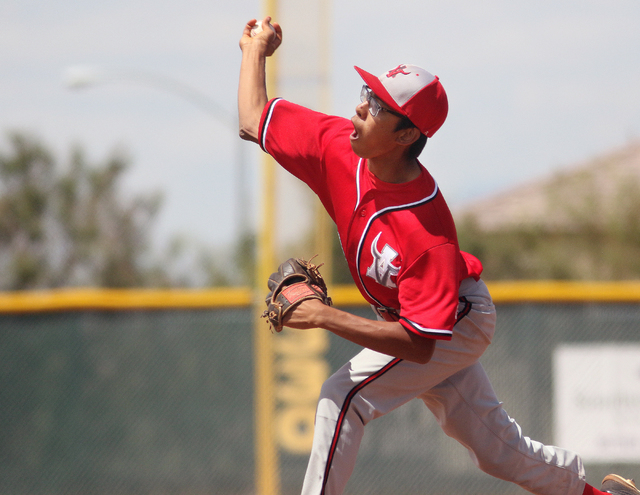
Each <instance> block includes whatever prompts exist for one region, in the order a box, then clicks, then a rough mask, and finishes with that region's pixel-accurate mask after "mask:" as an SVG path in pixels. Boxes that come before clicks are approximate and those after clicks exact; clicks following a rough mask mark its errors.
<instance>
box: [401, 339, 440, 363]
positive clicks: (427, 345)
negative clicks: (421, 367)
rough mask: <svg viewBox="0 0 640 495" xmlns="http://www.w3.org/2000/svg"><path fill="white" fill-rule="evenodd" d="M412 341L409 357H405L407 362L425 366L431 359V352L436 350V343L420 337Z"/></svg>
mask: <svg viewBox="0 0 640 495" xmlns="http://www.w3.org/2000/svg"><path fill="white" fill-rule="evenodd" d="M413 341H414V342H413V346H412V349H411V355H410V356H409V357H407V361H411V362H413V363H418V364H427V363H428V362H429V361H431V358H432V357H433V351H434V350H435V348H436V341H435V340H433V339H430V338H427V337H421V336H418V337H417V338H415V339H413Z"/></svg>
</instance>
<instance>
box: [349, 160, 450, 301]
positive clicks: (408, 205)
mask: <svg viewBox="0 0 640 495" xmlns="http://www.w3.org/2000/svg"><path fill="white" fill-rule="evenodd" d="M361 163H362V159H361V160H360V162H359V163H358V170H357V171H358V174H357V175H356V189H357V190H358V204H357V205H356V209H357V208H358V206H360V164H361ZM436 194H438V183H437V182H435V181H434V189H433V191H432V192H431V194H429V195H428V196H425V197H424V198H422V199H420V200H418V201H414V202H412V203H406V204H403V205H396V206H388V207H386V208H383V209H382V210H380V211H377V212H375V213H374V214H373V215H371V217H370V218H369V220H368V221H367V225H366V226H365V228H364V229H363V230H362V236H361V237H360V242H359V243H358V250H357V251H356V271H357V272H358V278H359V279H360V285H362V288H363V289H364V291H365V292H366V293H367V295H368V296H369V297H370V298H371V299H372V300H374V301H375V302H376V303H377V304H378V306H379V307H380V308H384V307H385V306H384V305H383V304H382V303H380V301H378V300H377V299H376V298H375V297H373V295H372V294H371V293H370V292H369V291H368V290H367V287H366V286H365V284H364V279H363V278H362V274H361V273H360V258H361V256H362V246H363V245H364V239H365V237H366V236H367V233H368V232H369V228H370V227H371V224H372V223H373V221H374V220H375V219H376V218H378V217H380V216H382V215H384V214H385V213H389V212H393V211H397V210H406V209H409V208H413V207H415V206H420V205H421V204H424V203H428V202H429V201H431V200H432V199H433V198H435V196H436ZM390 309H395V308H390Z"/></svg>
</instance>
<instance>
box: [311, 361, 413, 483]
mask: <svg viewBox="0 0 640 495" xmlns="http://www.w3.org/2000/svg"><path fill="white" fill-rule="evenodd" d="M401 361H402V359H399V358H395V359H393V360H392V361H389V363H387V364H386V365H385V366H384V367H383V368H381V369H380V370H379V371H377V372H376V373H374V374H373V375H371V376H369V377H368V378H366V379H365V380H363V381H362V382H360V383H359V384H358V385H356V386H355V387H353V388H352V389H351V391H350V392H349V393H348V394H347V397H346V398H345V400H344V403H343V404H342V409H340V416H338V421H337V423H336V430H335V432H334V433H333V440H332V441H331V447H330V448H329V455H328V456H327V465H326V467H325V469H324V477H323V479H322V491H321V492H320V494H321V495H324V494H325V489H326V486H327V481H328V480H329V470H330V469H331V463H332V462H333V456H334V454H335V451H336V448H337V445H338V439H339V438H340V431H341V430H342V424H343V423H344V418H345V416H346V414H347V411H348V410H349V406H350V405H351V401H352V400H353V398H354V397H355V395H356V394H357V393H358V392H359V391H360V390H362V389H363V388H364V387H366V386H367V385H368V384H370V383H371V382H373V381H375V380H377V379H378V378H380V377H381V376H382V375H384V374H385V373H386V372H387V371H389V370H390V369H391V368H393V367H394V366H395V365H397V364H398V363H400V362H401Z"/></svg>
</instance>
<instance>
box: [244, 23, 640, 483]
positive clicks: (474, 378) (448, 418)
mask: <svg viewBox="0 0 640 495" xmlns="http://www.w3.org/2000/svg"><path fill="white" fill-rule="evenodd" d="M270 21H271V18H270V17H266V18H265V19H264V20H263V27H265V29H264V30H263V31H262V32H260V33H258V34H256V35H255V36H253V37H252V36H251V28H252V27H253V26H254V24H255V23H256V21H255V19H254V20H251V21H249V22H248V23H247V24H246V26H245V27H244V32H243V34H242V38H241V40H240V47H241V49H242V65H241V71H240V83H239V89H238V111H239V121H240V136H241V137H242V138H243V139H246V140H250V141H254V142H256V143H258V144H259V145H260V146H261V148H262V149H263V150H264V151H265V152H267V153H269V154H270V155H271V156H273V157H274V158H275V159H276V160H277V161H278V163H279V164H280V165H281V166H282V167H284V168H285V169H286V170H288V171H289V172H290V173H292V174H293V175H295V176H296V177H298V178H299V179H300V180H302V181H304V182H305V183H306V184H307V185H308V186H309V187H310V188H311V189H312V190H313V191H314V192H315V193H316V194H317V195H318V197H319V198H320V200H321V202H322V204H323V205H324V207H325V208H326V210H327V212H328V213H329V215H330V216H331V218H332V219H333V220H334V221H335V223H336V226H337V229H338V233H339V235H340V240H341V244H342V249H343V251H344V253H345V256H346V259H347V262H348V264H349V269H350V271H351V275H352V276H353V279H354V281H355V283H356V285H357V286H358V289H359V290H360V291H361V293H362V295H363V296H364V297H365V299H366V300H367V301H368V302H369V303H371V305H372V307H373V308H374V311H375V312H376V314H377V317H378V318H377V320H368V319H365V318H361V317H358V316H354V315H351V314H349V313H345V312H343V311H340V310H338V309H335V308H333V307H330V306H328V305H325V304H322V302H320V301H318V300H309V301H305V302H302V303H301V304H299V305H298V306H296V307H295V309H294V310H293V311H292V312H290V313H289V315H288V317H287V318H288V319H287V320H285V323H286V325H287V326H289V327H292V328H299V329H304V328H315V327H319V328H324V329H326V330H328V331H330V332H333V333H335V334H336V335H338V336H340V337H343V338H345V339H348V340H349V341H351V342H354V343H356V344H359V345H361V346H363V347H364V350H363V351H362V352H360V353H359V354H358V355H356V356H355V357H354V358H353V359H352V360H351V361H349V362H348V363H347V364H346V365H345V366H343V367H342V368H341V369H340V370H338V371H337V372H336V373H335V374H334V375H333V376H331V377H330V378H329V379H328V380H327V381H326V382H325V384H324V385H323V387H322V391H321V395H320V399H319V402H318V408H317V413H316V426H315V432H314V441H313V447H312V451H311V456H310V459H309V465H308V468H307V472H306V475H305V479H304V483H303V488H302V493H303V494H304V495H322V494H325V495H338V494H341V493H342V492H343V489H344V487H345V485H346V483H347V480H348V478H349V476H350V474H351V472H352V470H353V467H354V465H355V461H356V455H357V452H358V448H359V445H360V441H361V439H362V436H363V434H364V428H365V425H366V424H367V423H368V422H369V421H371V420H372V419H375V418H377V417H379V416H382V415H384V414H386V413H388V412H389V411H391V410H393V409H395V408H397V407H399V406H401V405H402V404H404V403H406V402H408V401H409V400H411V399H414V398H416V397H419V398H420V399H422V400H423V401H424V404H425V405H426V406H427V408H429V410H430V411H431V412H432V413H433V414H434V415H435V417H436V419H437V420H438V423H439V424H440V426H441V427H442V429H443V430H444V432H445V433H446V434H447V435H449V436H450V437H452V438H454V439H456V440H457V441H458V442H460V443H461V444H462V445H464V446H465V447H466V448H467V449H468V451H469V453H470V455H471V458H472V460H473V461H474V462H475V464H476V465H477V466H478V467H479V468H480V469H482V470H483V471H485V472H487V473H489V474H491V475H493V476H495V477H497V478H501V479H504V480H508V481H511V482H513V483H516V484H517V485H519V486H521V487H522V488H524V489H526V490H528V491H530V492H532V493H536V494H541V495H542V494H545V495H583V494H584V495H594V494H598V495H600V494H602V493H603V492H608V493H613V494H618V495H640V491H638V490H637V488H636V487H635V484H634V482H633V481H632V480H627V479H625V478H622V477H620V476H618V475H613V474H612V475H608V476H607V477H606V478H605V479H604V481H603V483H602V487H601V489H600V490H598V489H596V488H594V487H593V486H591V485H589V484H587V483H586V482H585V472H584V468H583V465H582V461H581V459H580V457H579V456H578V455H577V454H574V453H572V452H569V451H567V450H564V449H561V448H558V447H553V446H548V445H543V444H541V443H539V442H536V441H534V440H532V439H530V438H528V437H526V436H524V435H523V434H522V431H521V429H520V427H519V426H518V425H517V423H515V422H514V421H513V420H512V419H511V418H509V416H508V415H507V413H506V412H505V411H504V410H503V408H502V406H501V404H500V402H499V401H498V399H497V398H496V396H495V393H494V391H493V388H492V386H491V384H490V382H489V379H488V378H487V375H486V374H485V372H484V370H483V368H482V365H481V364H480V363H479V362H478V359H479V358H480V356H481V355H482V353H483V352H484V351H485V349H486V348H487V346H488V345H489V344H490V342H491V339H492V337H493V333H494V329H495V308H494V305H493V303H492V301H491V296H490V295H489V293H488V291H487V288H486V286H485V284H484V283H483V282H482V280H481V278H480V275H481V272H482V265H481V263H480V261H478V260H477V259H476V258H475V257H473V256H472V255H470V254H468V253H464V252H462V251H460V249H459V247H458V240H457V235H456V229H455V226H454V222H453V219H452V217H451V214H450V212H449V208H448V207H447V204H446V202H445V200H444V198H443V197H442V193H441V192H440V190H439V189H438V185H437V183H436V182H435V180H434V179H433V177H432V176H431V175H430V174H429V172H428V171H427V169H426V168H425V167H424V166H423V165H422V164H421V163H420V162H419V161H418V156H419V155H420V153H421V151H422V149H423V147H424V145H425V143H426V141H427V139H428V138H430V137H432V136H433V135H434V133H435V132H436V131H437V130H438V129H439V128H440V126H441V125H442V124H443V123H444V121H445V119H446V116H447V111H448V102H447V96H446V93H445V91H444V88H443V86H442V84H441V82H440V81H439V79H438V77H436V76H434V75H432V74H430V73H429V72H427V71H426V70H424V69H422V68H420V67H416V66H413V65H398V66H397V67H394V68H393V69H392V70H389V71H388V72H385V73H384V74H382V75H381V76H380V77H376V76H373V75H372V74H370V73H368V72H366V71H364V70H362V69H360V68H358V67H356V70H357V71H358V73H359V74H360V76H361V77H362V79H363V81H364V86H363V87H362V90H361V93H360V104H358V105H357V107H356V113H355V115H354V116H353V117H352V118H351V120H348V119H344V118H341V117H335V116H329V115H324V114H322V113H318V112H314V111H311V110H309V109H306V108H304V107H301V106H299V105H295V104H293V103H290V102H288V101H286V100H284V99H281V98H275V99H272V100H269V99H268V97H267V92H266V86H265V64H266V58H267V57H268V56H270V55H271V54H273V53H274V51H275V50H276V49H277V48H278V47H279V45H280V43H281V41H282V29H281V27H280V26H279V25H278V24H277V23H271V22H270Z"/></svg>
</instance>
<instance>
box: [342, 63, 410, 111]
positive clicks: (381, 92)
mask: <svg viewBox="0 0 640 495" xmlns="http://www.w3.org/2000/svg"><path fill="white" fill-rule="evenodd" d="M353 68H354V69H355V70H356V71H358V74H360V77H361V78H362V79H363V80H364V82H365V83H366V84H367V86H369V87H370V88H371V90H372V91H373V92H374V93H375V94H376V96H377V97H378V98H380V99H381V100H382V101H383V102H385V103H386V104H387V105H389V107H391V109H392V110H394V111H395V112H398V113H400V114H402V115H404V116H407V112H405V111H404V110H403V109H402V108H401V107H400V106H399V105H398V104H397V103H396V102H395V100H394V99H393V98H392V97H391V95H390V94H389V92H388V91H387V89H386V88H385V87H384V86H383V85H382V83H381V82H380V79H378V78H377V77H376V76H374V75H373V74H371V73H369V72H367V71H366V70H362V69H361V68H360V67H357V66H355V65H354V66H353Z"/></svg>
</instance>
